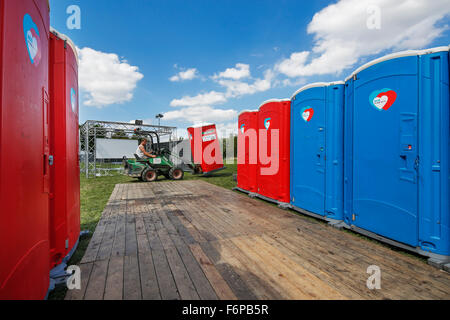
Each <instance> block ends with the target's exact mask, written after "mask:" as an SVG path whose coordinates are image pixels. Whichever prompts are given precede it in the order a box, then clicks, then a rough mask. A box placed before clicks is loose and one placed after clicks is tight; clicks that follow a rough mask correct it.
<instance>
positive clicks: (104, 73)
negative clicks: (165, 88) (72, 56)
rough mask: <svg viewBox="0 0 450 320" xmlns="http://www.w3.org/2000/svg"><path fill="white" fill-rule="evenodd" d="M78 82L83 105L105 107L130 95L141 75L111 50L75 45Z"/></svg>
mask: <svg viewBox="0 0 450 320" xmlns="http://www.w3.org/2000/svg"><path fill="white" fill-rule="evenodd" d="M78 55H79V58H80V65H79V83H80V89H81V90H82V92H83V93H84V99H85V100H84V105H86V106H93V107H100V108H101V107H105V106H108V105H111V104H115V103H124V102H127V101H130V100H131V99H133V92H134V89H135V88H136V85H137V83H138V81H140V80H141V79H142V78H143V77H144V75H143V74H142V73H140V72H139V68H138V67H135V66H131V65H130V64H128V62H127V61H126V60H124V59H119V56H118V55H117V54H114V53H104V52H100V51H96V50H94V49H91V48H83V49H78Z"/></svg>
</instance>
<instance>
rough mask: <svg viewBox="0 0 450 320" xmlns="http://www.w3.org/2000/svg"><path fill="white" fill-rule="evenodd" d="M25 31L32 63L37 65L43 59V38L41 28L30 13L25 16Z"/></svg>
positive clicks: (26, 43)
mask: <svg viewBox="0 0 450 320" xmlns="http://www.w3.org/2000/svg"><path fill="white" fill-rule="evenodd" d="M23 33H24V36H25V45H26V47H27V50H28V56H29V57H30V61H31V64H33V65H35V66H37V65H38V64H39V61H40V60H41V50H40V48H41V40H40V39H41V38H40V35H39V28H38V27H37V25H36V23H34V21H33V19H32V18H31V16H30V15H29V14H26V15H25V16H24V17H23Z"/></svg>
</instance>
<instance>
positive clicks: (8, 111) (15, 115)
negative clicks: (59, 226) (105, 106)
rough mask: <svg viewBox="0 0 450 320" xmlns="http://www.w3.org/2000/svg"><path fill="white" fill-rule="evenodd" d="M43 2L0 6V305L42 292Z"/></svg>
mask: <svg viewBox="0 0 450 320" xmlns="http://www.w3.org/2000/svg"><path fill="white" fill-rule="evenodd" d="M49 20H50V18H49V5H48V1H47V0H22V1H17V0H3V1H1V3H0V21H1V24H0V28H1V29H0V51H1V52H0V57H1V59H2V61H1V63H0V69H1V77H2V78H1V79H2V80H1V81H0V83H1V94H0V97H1V100H0V101H1V105H0V182H1V183H0V206H1V210H0V300H5V299H20V300H23V299H33V300H34V299H44V298H45V296H46V294H47V291H48V288H49V269H50V266H49V239H48V233H49V221H48V199H49V181H50V180H49V179H50V170H49V167H50V164H49V156H50V153H49V121H48V119H49V118H48V103H49V97H48V37H49Z"/></svg>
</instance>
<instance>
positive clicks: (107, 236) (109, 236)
mask: <svg viewBox="0 0 450 320" xmlns="http://www.w3.org/2000/svg"><path fill="white" fill-rule="evenodd" d="M115 232H116V218H115V217H109V218H108V221H107V222H106V229H105V232H104V234H103V239H102V243H101V245H100V248H99V250H98V253H97V258H96V260H105V259H109V257H110V256H111V251H112V246H113V244H114V235H115Z"/></svg>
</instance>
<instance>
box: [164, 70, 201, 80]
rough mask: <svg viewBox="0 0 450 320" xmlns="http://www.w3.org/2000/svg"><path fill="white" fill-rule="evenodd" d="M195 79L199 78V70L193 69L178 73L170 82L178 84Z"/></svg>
mask: <svg viewBox="0 0 450 320" xmlns="http://www.w3.org/2000/svg"><path fill="white" fill-rule="evenodd" d="M195 78H198V70H197V69H196V68H191V69H187V70H185V71H180V72H178V73H177V74H176V75H174V76H173V77H171V78H170V79H169V80H170V81H172V82H178V81H186V80H193V79H195Z"/></svg>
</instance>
